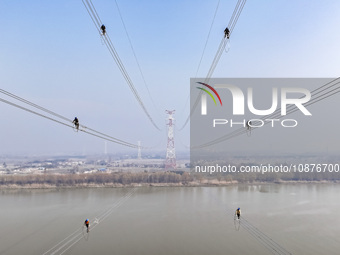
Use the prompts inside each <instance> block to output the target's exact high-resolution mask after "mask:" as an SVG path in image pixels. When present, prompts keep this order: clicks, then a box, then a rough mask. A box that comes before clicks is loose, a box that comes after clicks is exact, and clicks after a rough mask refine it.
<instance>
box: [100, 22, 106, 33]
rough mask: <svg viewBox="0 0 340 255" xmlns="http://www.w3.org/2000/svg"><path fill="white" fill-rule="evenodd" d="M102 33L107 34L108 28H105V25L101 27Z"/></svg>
mask: <svg viewBox="0 0 340 255" xmlns="http://www.w3.org/2000/svg"><path fill="white" fill-rule="evenodd" d="M100 29H101V31H102V35H105V34H106V27H105V26H104V24H103V25H102V26H101V27H100Z"/></svg>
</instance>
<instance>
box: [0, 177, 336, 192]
mask: <svg viewBox="0 0 340 255" xmlns="http://www.w3.org/2000/svg"><path fill="white" fill-rule="evenodd" d="M332 183H333V184H338V183H340V181H275V182H251V183H250V182H248V183H240V182H237V181H233V182H219V181H218V180H217V179H212V180H204V181H202V182H197V181H193V182H188V183H131V184H119V183H105V184H78V185H51V184H25V185H18V184H0V190H5V189H9V190H16V189H17V190H20V189H23V190H28V189H40V190H44V189H46V190H51V189H87V188H129V187H227V186H242V185H247V186H252V185H269V184H281V185H282V184H284V185H285V184H332Z"/></svg>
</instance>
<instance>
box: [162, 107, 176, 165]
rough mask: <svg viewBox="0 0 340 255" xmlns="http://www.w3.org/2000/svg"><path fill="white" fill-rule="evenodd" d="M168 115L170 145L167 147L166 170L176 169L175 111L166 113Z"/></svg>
mask: <svg viewBox="0 0 340 255" xmlns="http://www.w3.org/2000/svg"><path fill="white" fill-rule="evenodd" d="M165 112H166V113H167V114H168V120H169V122H168V124H167V125H168V126H169V127H168V143H167V147H166V159H165V170H168V169H176V153H175V140H174V125H175V124H174V120H175V119H174V117H173V114H175V110H173V111H168V110H166V111H165Z"/></svg>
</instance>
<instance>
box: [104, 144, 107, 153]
mask: <svg viewBox="0 0 340 255" xmlns="http://www.w3.org/2000/svg"><path fill="white" fill-rule="evenodd" d="M104 154H105V155H106V154H107V142H106V141H105V143H104Z"/></svg>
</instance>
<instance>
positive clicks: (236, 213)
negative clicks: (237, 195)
mask: <svg viewBox="0 0 340 255" xmlns="http://www.w3.org/2000/svg"><path fill="white" fill-rule="evenodd" d="M235 215H236V216H237V219H240V217H241V209H240V208H237V209H236V211H235Z"/></svg>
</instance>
